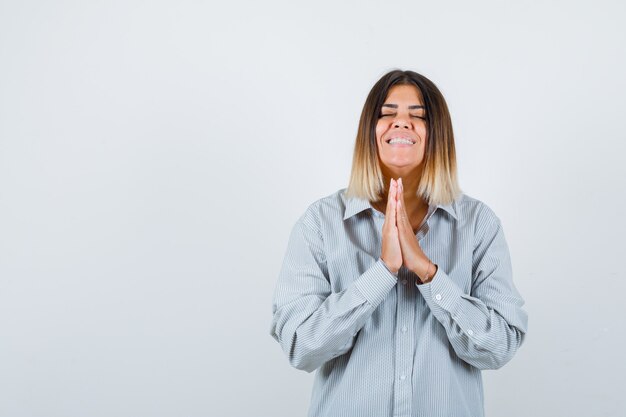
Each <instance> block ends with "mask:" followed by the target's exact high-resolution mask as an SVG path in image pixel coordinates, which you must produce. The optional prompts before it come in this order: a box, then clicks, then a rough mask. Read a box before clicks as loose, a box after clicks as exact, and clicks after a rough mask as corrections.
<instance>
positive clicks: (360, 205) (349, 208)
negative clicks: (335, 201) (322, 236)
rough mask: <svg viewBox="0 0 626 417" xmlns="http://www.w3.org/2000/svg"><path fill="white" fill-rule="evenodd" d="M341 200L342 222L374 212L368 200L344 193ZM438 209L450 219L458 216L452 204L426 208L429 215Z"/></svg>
mask: <svg viewBox="0 0 626 417" xmlns="http://www.w3.org/2000/svg"><path fill="white" fill-rule="evenodd" d="M341 198H343V201H344V204H345V210H344V215H343V219H344V220H346V219H348V218H350V217H352V216H354V215H355V214H359V213H360V212H362V211H364V210H367V209H372V210H374V208H373V207H372V205H371V204H370V202H369V200H367V199H363V198H357V197H352V198H347V197H346V196H345V192H344V193H342V194H341ZM439 208H440V209H442V210H444V211H447V212H448V213H450V215H451V216H452V217H454V218H455V219H456V220H458V216H457V214H456V210H455V208H454V203H452V204H436V205H433V204H431V205H430V206H429V207H428V212H429V213H430V212H431V211H435V210H437V209H439Z"/></svg>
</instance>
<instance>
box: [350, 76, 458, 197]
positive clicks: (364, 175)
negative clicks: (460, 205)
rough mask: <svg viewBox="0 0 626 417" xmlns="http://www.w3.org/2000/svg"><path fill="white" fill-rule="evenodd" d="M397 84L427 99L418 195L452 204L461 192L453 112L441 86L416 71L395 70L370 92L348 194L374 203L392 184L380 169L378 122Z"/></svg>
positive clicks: (357, 139) (361, 123) (362, 113)
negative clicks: (424, 147)
mask: <svg viewBox="0 0 626 417" xmlns="http://www.w3.org/2000/svg"><path fill="white" fill-rule="evenodd" d="M395 85H414V86H415V87H417V89H418V91H419V92H420V94H421V96H422V100H423V102H424V103H423V104H424V107H425V109H424V110H425V116H426V124H427V136H426V138H427V139H426V150H425V155H424V161H423V162H422V164H423V169H422V176H421V178H420V181H419V185H418V189H417V195H418V197H421V198H424V199H425V200H426V201H427V202H428V203H429V204H450V203H452V201H454V200H455V199H456V198H457V197H458V196H459V195H460V193H461V189H460V187H459V184H458V179H457V169H456V153H455V150H454V134H453V132H452V121H451V119H450V112H449V111H448V106H447V104H446V101H445V99H444V98H443V95H442V94H441V92H440V91H439V89H438V88H437V86H435V84H434V83H433V82H432V81H430V80H429V79H428V78H426V77H424V76H423V75H420V74H418V73H416V72H413V71H401V70H394V71H391V72H389V73H387V74H385V75H384V76H383V77H382V78H381V79H380V80H378V82H376V84H375V85H374V87H373V88H372V90H371V91H370V92H369V94H368V96H367V99H366V100H365V105H364V106H363V111H362V112H361V119H360V121H359V129H358V132H357V135H356V143H355V145H354V156H353V159H352V173H351V175H350V183H349V185H348V189H347V191H346V195H347V196H348V197H358V198H364V199H367V200H369V201H370V202H377V201H381V200H382V199H383V198H384V195H385V190H386V187H388V184H385V179H384V178H383V174H382V171H381V169H380V159H379V156H378V146H377V143H376V124H377V122H378V118H379V115H380V112H381V108H382V105H383V104H384V103H385V99H386V98H387V95H388V93H389V90H390V89H391V87H393V86H395Z"/></svg>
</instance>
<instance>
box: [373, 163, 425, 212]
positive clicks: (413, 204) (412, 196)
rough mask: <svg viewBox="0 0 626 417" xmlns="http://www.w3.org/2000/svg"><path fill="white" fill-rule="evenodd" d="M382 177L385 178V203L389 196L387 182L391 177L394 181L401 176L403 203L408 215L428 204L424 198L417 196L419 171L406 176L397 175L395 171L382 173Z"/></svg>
mask: <svg viewBox="0 0 626 417" xmlns="http://www.w3.org/2000/svg"><path fill="white" fill-rule="evenodd" d="M383 178H384V180H385V196H384V200H383V201H384V203H385V204H386V203H387V199H388V197H389V182H390V181H391V178H393V179H395V180H396V181H397V180H398V178H402V185H403V186H404V203H405V204H406V211H407V213H408V214H409V216H410V215H411V214H412V213H415V212H416V211H419V210H421V209H423V208H424V207H425V206H428V203H427V202H426V200H424V199H422V198H420V197H418V196H417V186H418V184H419V179H420V176H419V173H418V174H415V173H412V175H406V176H399V175H397V174H395V173H383Z"/></svg>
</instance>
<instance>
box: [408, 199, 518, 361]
mask: <svg viewBox="0 0 626 417" xmlns="http://www.w3.org/2000/svg"><path fill="white" fill-rule="evenodd" d="M477 229H479V230H478V231H477V235H478V238H477V243H476V244H475V247H474V253H473V260H472V288H471V294H466V293H464V291H463V290H462V289H461V288H460V287H459V285H457V284H456V283H455V282H454V281H453V280H452V279H451V278H450V276H449V275H448V274H447V273H446V272H445V271H444V270H442V268H441V267H439V269H438V271H437V273H436V274H435V276H434V277H433V280H432V281H430V282H429V283H427V284H421V285H417V287H418V288H419V290H420V292H421V294H422V296H423V297H424V299H425V300H426V303H427V304H428V306H429V307H430V309H431V311H432V313H433V315H434V316H435V317H436V318H437V320H438V321H439V322H440V323H441V324H442V325H443V327H444V328H445V330H446V334H447V336H448V339H449V341H450V344H451V345H452V348H453V349H454V351H455V352H456V354H457V355H458V356H459V357H460V358H461V359H463V360H464V361H465V362H467V363H469V364H471V365H473V366H475V367H477V368H479V369H498V368H500V367H502V366H503V365H504V364H506V363H507V362H508V361H509V360H511V358H512V357H513V356H514V354H515V352H516V351H517V349H518V348H519V347H520V346H521V345H522V343H523V340H524V337H525V334H526V331H527V327H528V315H527V313H526V312H525V311H524V310H523V309H522V306H523V305H524V301H523V299H522V297H521V296H520V294H519V293H518V291H517V290H516V288H515V286H514V284H513V280H512V268H511V260H510V255H509V250H508V246H507V243H506V240H505V237H504V232H503V229H502V226H501V223H500V220H499V219H498V218H497V217H496V216H495V215H494V214H493V212H491V210H486V211H485V214H484V215H483V216H482V219H480V221H479V222H478V226H477ZM435 261H436V260H435Z"/></svg>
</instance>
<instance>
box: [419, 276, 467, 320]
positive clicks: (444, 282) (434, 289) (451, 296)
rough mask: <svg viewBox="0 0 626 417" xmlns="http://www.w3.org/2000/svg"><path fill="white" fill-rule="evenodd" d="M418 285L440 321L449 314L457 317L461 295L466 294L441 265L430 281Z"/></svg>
mask: <svg viewBox="0 0 626 417" xmlns="http://www.w3.org/2000/svg"><path fill="white" fill-rule="evenodd" d="M416 287H417V288H418V289H419V291H420V293H421V294H422V296H423V297H424V300H425V301H426V304H428V306H429V307H430V310H431V311H432V312H433V314H434V315H435V317H436V318H437V319H438V320H439V321H441V320H443V319H445V318H446V316H449V315H452V317H453V318H456V315H457V312H458V309H459V306H460V302H461V297H462V296H463V295H466V294H465V293H464V292H463V290H462V289H461V288H460V287H459V286H458V285H457V284H456V283H455V282H454V281H452V279H451V278H450V277H449V276H448V274H446V273H445V272H444V271H443V270H442V269H441V267H440V266H438V267H437V272H436V273H435V276H434V277H433V279H432V280H431V281H430V282H428V283H426V284H418V285H416Z"/></svg>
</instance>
